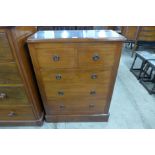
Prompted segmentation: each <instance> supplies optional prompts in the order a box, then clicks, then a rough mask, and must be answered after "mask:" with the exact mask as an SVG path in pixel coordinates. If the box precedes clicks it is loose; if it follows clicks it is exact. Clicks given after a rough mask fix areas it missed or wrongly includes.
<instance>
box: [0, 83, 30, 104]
mask: <svg viewBox="0 0 155 155" xmlns="http://www.w3.org/2000/svg"><path fill="white" fill-rule="evenodd" d="M1 94H3V96H4V97H3V98H2V97H0V105H4V106H5V105H10V106H12V105H25V104H28V103H29V102H28V99H27V97H26V94H25V90H24V87H23V86H4V87H2V86H1V87H0V96H1Z"/></svg>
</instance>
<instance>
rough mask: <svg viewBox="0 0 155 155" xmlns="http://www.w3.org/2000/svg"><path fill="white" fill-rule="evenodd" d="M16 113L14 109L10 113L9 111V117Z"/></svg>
mask: <svg viewBox="0 0 155 155" xmlns="http://www.w3.org/2000/svg"><path fill="white" fill-rule="evenodd" d="M15 115H16V114H15V112H13V111H10V112H9V113H8V116H9V117H13V116H15Z"/></svg>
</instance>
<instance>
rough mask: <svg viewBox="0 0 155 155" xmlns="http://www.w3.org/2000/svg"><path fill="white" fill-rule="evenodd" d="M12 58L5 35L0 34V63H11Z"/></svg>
mask: <svg viewBox="0 0 155 155" xmlns="http://www.w3.org/2000/svg"><path fill="white" fill-rule="evenodd" d="M12 60H13V56H12V53H11V48H10V45H9V42H8V39H7V36H6V33H4V32H0V61H12Z"/></svg>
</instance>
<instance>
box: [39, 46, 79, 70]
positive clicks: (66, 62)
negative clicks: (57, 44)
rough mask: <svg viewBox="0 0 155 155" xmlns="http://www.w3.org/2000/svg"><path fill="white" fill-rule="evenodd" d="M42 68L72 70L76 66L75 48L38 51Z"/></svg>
mask: <svg viewBox="0 0 155 155" xmlns="http://www.w3.org/2000/svg"><path fill="white" fill-rule="evenodd" d="M37 58H38V63H39V67H40V68H45V69H49V68H52V69H54V68H72V67H75V66H76V60H75V51H74V48H53V49H37Z"/></svg>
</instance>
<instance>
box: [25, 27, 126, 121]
mask: <svg viewBox="0 0 155 155" xmlns="http://www.w3.org/2000/svg"><path fill="white" fill-rule="evenodd" d="M124 40H125V38H124V37H123V36H121V35H119V34H117V33H116V32H114V31H111V30H100V31H95V30H83V31H82V30H81V31H80V30H78V31H71V30H69V31H38V32H36V33H35V34H34V35H32V36H31V37H29V38H28V40H27V42H28V47H29V52H30V56H31V59H32V63H33V67H34V70H35V74H36V78H37V82H38V85H39V89H40V92H41V96H42V100H43V104H44V107H45V118H46V121H48V122H59V121H60V122H63V121H108V117H109V106H110V101H111V97H112V92H113V87H114V83H115V78H116V74H117V69H118V65H119V59H120V55H121V48H122V42H123V41H124Z"/></svg>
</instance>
